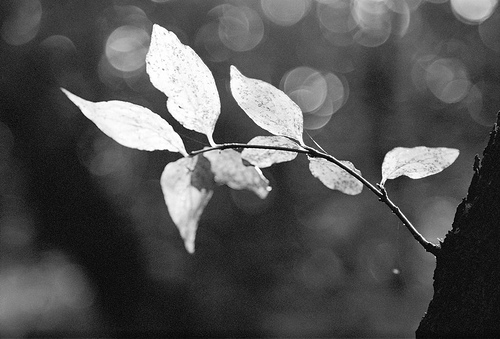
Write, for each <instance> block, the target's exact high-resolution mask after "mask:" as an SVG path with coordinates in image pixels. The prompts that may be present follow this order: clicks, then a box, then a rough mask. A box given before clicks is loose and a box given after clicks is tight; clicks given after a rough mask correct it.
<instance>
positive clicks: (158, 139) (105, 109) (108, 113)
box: [61, 88, 187, 155]
mask: <svg viewBox="0 0 500 339" xmlns="http://www.w3.org/2000/svg"><path fill="white" fill-rule="evenodd" d="M61 90H62V91H63V93H64V94H66V96H67V97H68V98H69V99H70V100H71V101H72V102H73V103H74V104H75V105H76V106H78V108H80V110H81V111H82V113H83V114H84V115H85V116H86V117H87V118H89V119H90V120H91V121H92V122H93V123H95V124H96V126H97V127H98V128H99V129H100V130H101V131H103V132H104V133H105V134H106V135H108V136H109V137H110V138H112V139H113V140H115V141H116V142H118V143H120V144H122V145H123V146H127V147H130V148H135V149H140V150H145V151H154V150H168V151H171V152H179V153H181V154H182V155H187V152H186V149H185V148H184V143H183V142H182V139H181V137H180V136H179V135H178V134H177V133H176V132H175V131H174V129H173V128H172V126H170V124H169V123H168V122H167V121H166V120H164V119H163V118H162V117H160V116H159V115H158V114H156V113H153V112H152V111H150V110H149V109H147V108H145V107H142V106H139V105H135V104H132V103H130V102H125V101H117V100H115V101H102V102H92V101H87V100H85V99H82V98H80V97H79V96H77V95H75V94H73V93H71V92H69V91H68V90H66V89H64V88H61Z"/></svg>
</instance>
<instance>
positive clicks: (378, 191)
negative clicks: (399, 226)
mask: <svg viewBox="0 0 500 339" xmlns="http://www.w3.org/2000/svg"><path fill="white" fill-rule="evenodd" d="M245 148H257V149H269V150H276V151H285V152H295V153H303V154H307V155H308V156H310V157H316V158H323V159H325V160H327V161H329V162H331V163H334V164H335V165H337V166H339V167H340V168H342V169H343V170H344V171H346V172H347V173H349V174H350V175H352V176H353V177H355V178H356V179H357V180H359V181H360V182H361V183H362V184H363V185H365V186H366V187H367V188H368V189H369V190H370V191H372V192H373V193H374V194H375V195H376V196H377V197H378V199H379V201H381V202H383V203H384V204H386V205H387V206H388V207H389V208H390V210H391V211H392V213H394V214H395V215H396V216H397V217H398V218H399V220H401V221H402V222H403V224H404V225H405V227H406V228H407V229H408V231H410V233H411V235H412V236H413V237H414V238H415V240H417V242H418V243H419V244H420V245H421V246H422V247H423V248H424V249H425V250H426V251H427V252H429V253H432V254H434V255H435V256H437V254H438V252H439V250H440V249H441V248H440V246H439V245H435V244H433V243H431V242H429V241H428V240H427V239H425V237H424V236H423V235H422V234H420V233H419V232H418V231H417V229H416V228H415V227H414V226H413V224H412V223H411V222H410V221H409V220H408V218H407V217H406V216H405V215H404V214H403V212H401V210H400V209H399V207H398V206H396V205H395V204H394V203H393V202H392V201H391V199H389V196H388V195H387V191H386V190H385V188H384V186H383V185H380V184H377V186H375V185H373V184H372V183H371V182H369V181H368V180H366V179H365V178H364V177H363V176H361V175H360V174H358V173H357V172H356V171H354V170H352V169H351V168H350V167H348V166H346V165H345V164H344V163H342V162H341V161H339V160H338V159H337V158H335V157H333V156H331V155H329V154H327V153H326V152H320V151H318V150H316V149H314V148H312V147H309V146H306V145H301V147H300V148H290V147H282V146H270V145H249V144H240V143H230V144H221V145H214V146H211V147H206V148H204V149H201V150H197V151H192V152H190V153H189V155H190V156H194V155H198V154H201V153H205V152H210V151H215V150H224V149H245Z"/></svg>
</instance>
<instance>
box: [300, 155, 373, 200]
mask: <svg viewBox="0 0 500 339" xmlns="http://www.w3.org/2000/svg"><path fill="white" fill-rule="evenodd" d="M308 158H309V170H310V171H311V173H312V175H313V176H315V177H316V178H318V179H319V180H320V181H321V182H322V183H323V184H324V185H325V186H326V187H328V188H329V189H332V190H339V191H341V192H343V193H345V194H350V195H356V194H359V193H361V191H362V190H363V184H362V183H361V182H360V181H359V180H358V179H356V178H355V177H353V176H352V175H351V174H349V173H348V172H347V171H346V170H344V169H342V168H340V167H339V166H337V165H335V164H334V163H332V162H329V161H328V160H326V159H323V158H315V157H308ZM340 162H341V163H343V164H344V165H346V166H347V167H349V168H350V169H352V170H353V171H355V172H356V173H358V174H359V175H361V172H360V171H359V170H358V169H356V167H354V165H353V164H352V163H351V162H350V161H342V160H341V161H340Z"/></svg>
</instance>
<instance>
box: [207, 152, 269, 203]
mask: <svg viewBox="0 0 500 339" xmlns="http://www.w3.org/2000/svg"><path fill="white" fill-rule="evenodd" d="M203 155H204V156H205V157H206V158H207V159H208V160H210V164H211V165H212V166H211V169H212V173H213V174H214V177H215V182H217V183H219V184H224V185H227V186H229V187H231V188H232V189H235V190H242V189H247V190H250V191H253V192H254V193H255V194H257V195H258V196H259V198H261V199H265V198H266V197H267V194H268V193H269V191H270V190H271V187H269V180H267V179H266V177H264V175H263V174H262V172H261V171H260V169H259V168H257V167H254V166H245V165H243V162H242V161H241V160H242V159H241V154H240V153H238V152H236V151H235V150H232V149H226V150H222V151H218V150H216V151H210V152H205V153H203Z"/></svg>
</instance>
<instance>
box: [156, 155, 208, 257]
mask: <svg viewBox="0 0 500 339" xmlns="http://www.w3.org/2000/svg"><path fill="white" fill-rule="evenodd" d="M160 184H161V188H162V191H163V196H164V198H165V203H166V204H167V208H168V212H169V213H170V217H171V218H172V221H173V222H174V223H175V225H176V226H177V228H178V230H179V233H180V235H181V237H182V239H183V240H184V245H185V247H186V250H187V251H188V252H189V253H194V244H195V237H196V230H197V228H198V222H199V220H200V217H201V214H202V213H203V210H204V209H205V206H206V205H207V204H208V202H209V201H210V198H211V197H212V194H213V186H214V178H213V174H212V172H211V170H210V163H209V162H208V160H207V159H205V158H204V157H203V156H201V155H198V156H195V157H190V158H181V159H179V160H177V161H175V162H171V163H169V164H168V165H167V166H166V167H165V169H164V170H163V173H162V175H161V179H160Z"/></svg>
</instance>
